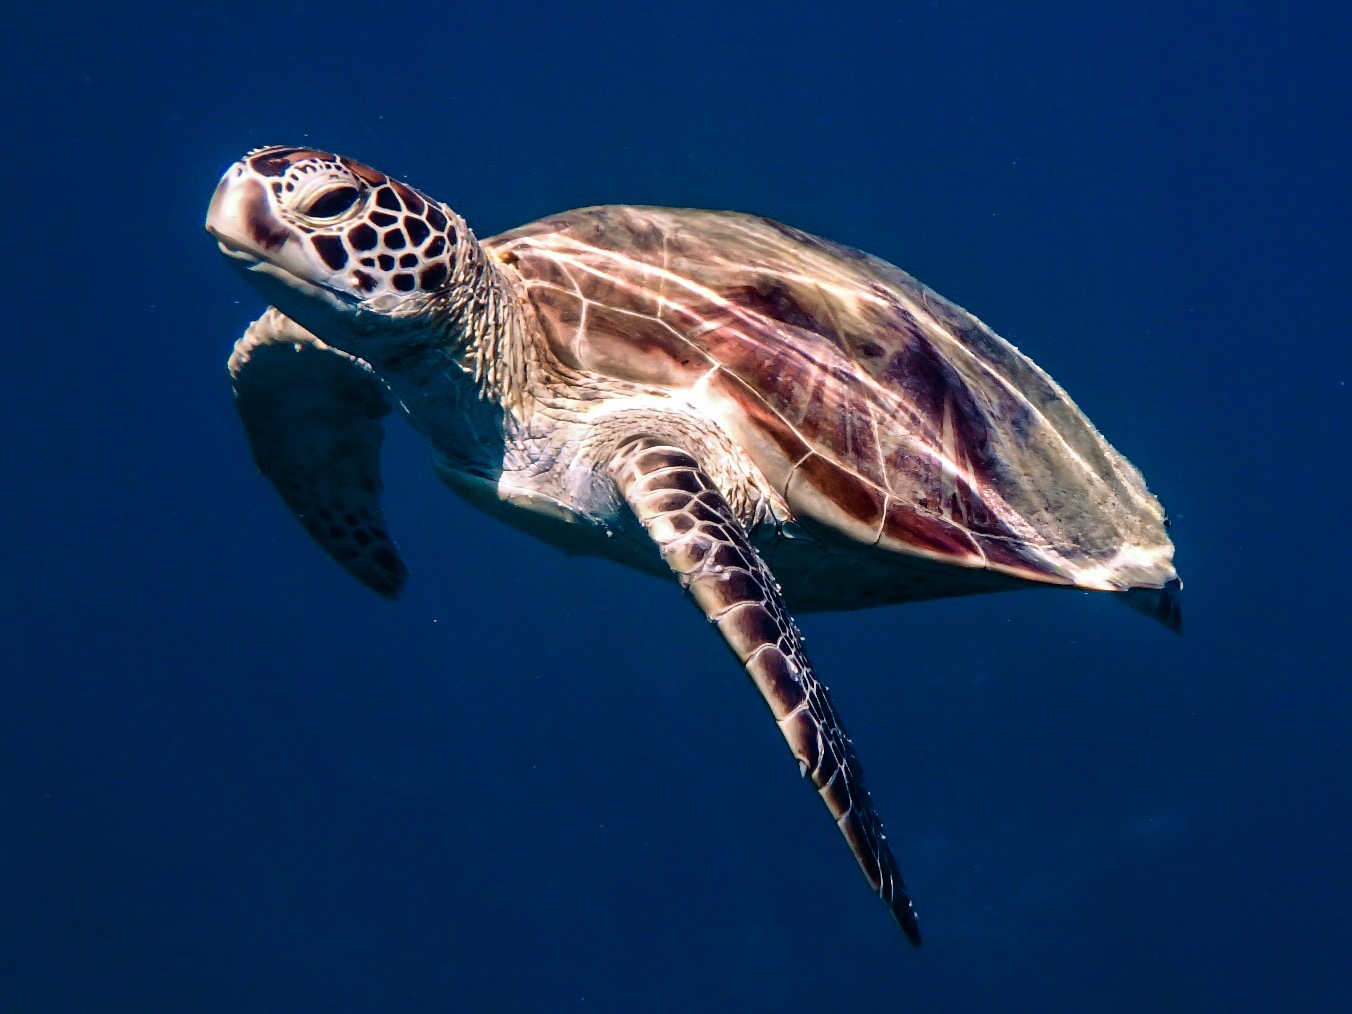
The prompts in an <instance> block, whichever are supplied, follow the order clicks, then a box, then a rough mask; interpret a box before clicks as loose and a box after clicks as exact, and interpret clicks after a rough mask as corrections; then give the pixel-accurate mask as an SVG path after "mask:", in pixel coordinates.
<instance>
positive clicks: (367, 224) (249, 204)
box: [217, 148, 464, 309]
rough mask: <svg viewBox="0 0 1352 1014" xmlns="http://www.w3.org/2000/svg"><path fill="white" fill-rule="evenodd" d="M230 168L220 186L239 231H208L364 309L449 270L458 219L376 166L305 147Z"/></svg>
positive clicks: (389, 302)
mask: <svg viewBox="0 0 1352 1014" xmlns="http://www.w3.org/2000/svg"><path fill="white" fill-rule="evenodd" d="M232 171H233V173H234V174H235V180H234V183H235V185H234V186H232V187H230V188H229V189H225V188H222V190H221V192H220V194H221V195H229V197H230V198H231V199H234V200H237V201H239V202H241V204H242V205H243V206H242V207H241V208H240V212H241V214H240V215H238V216H237V218H236V221H239V222H242V223H243V224H244V226H245V230H243V231H245V232H246V233H247V234H246V235H242V236H241V235H234V236H222V235H217V238H218V239H221V240H223V241H224V242H226V243H227V244H228V245H231V246H235V247H237V248H239V250H240V252H241V253H244V254H248V255H251V256H252V257H254V258H257V257H260V256H261V257H263V258H265V259H267V260H270V261H272V262H274V263H277V264H279V265H281V266H283V267H284V268H286V269H287V270H288V271H289V272H290V273H291V274H292V275H293V276H295V277H298V278H301V279H304V280H306V281H309V282H312V283H314V284H315V285H318V286H321V287H323V288H324V289H327V290H330V291H331V292H334V293H335V294H339V295H342V296H346V297H348V298H350V299H356V300H361V301H364V302H365V303H366V304H367V305H368V306H369V307H371V308H372V309H388V308H390V307H393V306H394V305H397V304H398V303H400V302H401V301H404V300H406V299H407V298H408V297H410V296H412V295H415V294H419V293H422V294H429V293H435V292H437V291H439V290H440V289H441V288H442V287H443V286H444V285H445V284H446V282H447V279H448V278H449V277H450V275H451V271H452V268H453V256H454V250H455V245H456V242H457V240H458V238H459V237H460V236H461V235H463V234H464V223H463V222H462V221H461V220H460V219H459V218H458V217H457V216H456V215H455V214H454V212H452V211H451V210H450V209H449V208H446V207H445V206H443V205H440V204H438V203H437V202H436V201H434V200H432V199H431V198H429V197H427V196H426V195H425V194H422V193H419V192H418V191H417V190H414V189H413V188H412V187H410V186H408V185H406V184H404V183H400V182H399V181H398V180H393V179H390V178H389V177H388V176H386V175H385V174H384V173H380V172H377V171H376V170H374V169H372V168H370V167H369V166H366V165H362V164H361V163H360V162H356V161H354V160H352V159H348V158H343V157H342V156H340V155H332V154H329V153H328V152H322V151H312V150H309V149H305V148H261V149H259V150H257V151H254V152H251V153H249V154H248V155H246V156H245V157H244V159H243V160H241V161H240V162H239V163H237V164H236V165H235V167H234V169H233V170H232ZM218 199H219V198H218Z"/></svg>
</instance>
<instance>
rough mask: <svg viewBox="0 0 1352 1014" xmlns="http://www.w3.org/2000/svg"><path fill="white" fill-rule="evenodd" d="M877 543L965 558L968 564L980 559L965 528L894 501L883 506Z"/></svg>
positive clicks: (889, 546)
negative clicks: (883, 519) (881, 530)
mask: <svg viewBox="0 0 1352 1014" xmlns="http://www.w3.org/2000/svg"><path fill="white" fill-rule="evenodd" d="M880 543H881V544H882V545H883V546H884V547H888V548H896V549H918V550H920V551H921V552H922V553H926V554H931V555H938V556H951V557H954V558H956V559H964V558H966V559H968V560H969V561H970V562H972V563H979V562H980V560H981V551H980V550H979V549H978V548H977V545H976V543H975V542H974V541H973V540H972V537H971V535H969V534H968V533H967V531H966V530H965V529H963V528H961V527H959V526H958V525H955V524H953V523H952V522H949V521H945V520H944V519H943V518H938V517H935V516H934V515H932V514H926V513H924V512H922V511H917V510H916V509H915V508H914V507H913V506H912V505H911V504H908V503H900V502H897V501H893V502H891V503H889V504H888V505H887V518H886V520H885V521H884V522H883V532H882V539H881V540H880Z"/></svg>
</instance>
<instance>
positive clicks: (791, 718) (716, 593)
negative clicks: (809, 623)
mask: <svg viewBox="0 0 1352 1014" xmlns="http://www.w3.org/2000/svg"><path fill="white" fill-rule="evenodd" d="M610 474H611V477H612V478H613V479H614V481H615V483H616V485H617V486H618V488H619V490H620V492H621V493H622V494H623V496H624V498H625V500H626V501H627V502H628V504H629V506H630V508H631V509H632V510H633V512H634V514H635V516H636V517H637V518H638V520H639V521H640V522H641V523H642V525H643V527H644V529H645V530H646V531H647V533H648V535H649V537H650V538H651V539H652V540H653V541H654V542H655V543H656V544H657V546H658V548H659V550H660V551H661V553H662V557H663V559H664V560H666V562H667V564H668V565H669V566H670V567H671V569H672V571H673V572H674V573H675V574H676V576H677V578H678V579H679V580H680V583H681V587H683V588H684V589H685V590H686V591H687V592H688V593H689V595H690V597H691V598H692V599H694V600H695V602H696V604H697V605H698V606H699V607H700V608H701V609H702V610H703V611H704V615H705V616H706V617H708V619H709V620H710V622H712V623H714V624H716V625H717V626H718V630H719V633H721V634H722V635H723V638H724V640H726V641H727V643H728V646H729V647H730V648H731V649H732V651H733V653H734V654H735V655H736V656H737V658H738V660H739V661H740V662H741V663H742V664H743V665H744V666H745V667H746V671H747V673H748V675H750V677H751V680H752V682H754V683H755V684H756V688H757V689H758V690H760V692H761V694H762V696H764V698H765V702H766V703H767V704H768V705H769V706H770V711H771V712H772V713H773V714H774V716H775V721H776V722H777V723H778V724H779V729H780V731H781V732H782V733H783V734H784V738H785V739H787V740H788V742H789V746H790V748H791V749H792V750H793V754H794V756H795V757H796V758H797V759H798V766H799V769H800V771H801V772H802V774H803V775H804V777H809V778H811V779H812V784H813V785H814V786H816V788H817V791H818V793H819V794H820V795H821V797H822V800H823V801H824V802H825V803H826V806H827V808H828V809H829V810H830V811H831V816H832V817H833V818H835V821H836V825H837V826H838V827H839V828H840V831H841V833H842V834H844V835H845V840H846V841H848V842H849V844H850V848H851V850H853V852H854V855H855V858H856V859H857V860H858V861H859V865H860V867H861V868H862V869H863V871H864V875H865V876H866V877H867V878H868V880H869V883H870V884H872V885H873V889H874V890H875V891H876V892H877V893H878V896H879V897H880V898H881V899H882V900H883V902H884V903H885V904H886V905H887V907H888V908H889V909H890V910H891V912H892V915H893V916H894V917H895V918H896V920H897V923H898V924H899V925H900V926H901V928H902V930H903V931H904V932H905V933H906V936H907V937H908V938H909V939H910V940H911V942H912V943H914V944H916V945H919V943H920V926H919V923H918V922H917V920H916V916H915V910H914V909H913V907H912V906H911V900H910V898H909V897H908V896H907V894H906V887H905V885H904V884H903V883H902V879H901V873H900V871H899V870H898V869H897V862H896V859H895V858H894V857H893V855H892V850H891V848H890V847H889V846H888V844H887V839H886V836H885V835H884V834H883V830H882V824H881V823H880V821H879V820H878V815H877V813H875V812H874V809H873V802H872V800H871V799H870V798H869V794H868V791H867V790H866V789H865V788H864V780H863V771H862V769H861V768H860V765H859V760H858V758H857V757H856V756H855V753H854V747H853V746H852V745H851V743H850V739H849V737H848V736H846V734H845V730H844V729H843V728H842V727H841V724H840V720H839V719H838V718H837V717H836V712H835V708H834V707H833V706H832V704H831V699H830V697H828V696H827V693H826V687H825V686H824V685H823V684H822V683H821V682H820V681H819V680H818V679H817V676H816V674H815V673H814V672H813V670H812V666H811V664H810V663H809V662H808V659H807V654H806V652H805V650H804V648H803V642H802V637H801V635H800V634H799V633H798V629H797V627H796V626H795V625H794V623H793V619H792V618H791V617H790V616H789V613H788V611H787V610H786V609H785V607H784V601H783V597H782V596H781V594H780V590H779V585H778V584H777V583H776V582H775V579H774V577H773V575H771V573H770V570H769V568H768V567H766V565H765V563H764V562H763V561H762V560H761V558H760V556H759V554H758V553H757V552H756V550H755V548H754V547H753V546H752V544H751V541H750V539H749V538H748V537H747V533H746V529H745V528H744V527H743V525H742V523H741V521H740V520H738V518H737V515H736V513H735V512H734V511H733V509H732V507H731V506H729V504H728V502H727V500H726V499H725V498H724V497H723V494H722V493H720V492H719V490H718V488H717V486H715V485H714V483H713V481H712V480H711V479H710V478H709V476H708V475H707V474H706V473H705V471H704V469H703V468H701V467H700V464H699V462H698V461H696V460H695V458H694V457H692V456H691V455H690V454H689V453H687V452H686V451H685V450H683V449H682V448H680V447H676V446H672V445H671V444H669V443H666V442H664V441H662V440H660V439H657V438H654V437H638V438H635V439H631V440H629V441H627V442H625V443H624V444H623V445H621V447H620V449H619V451H618V452H617V453H616V455H615V457H614V459H613V460H612V462H611V465H610Z"/></svg>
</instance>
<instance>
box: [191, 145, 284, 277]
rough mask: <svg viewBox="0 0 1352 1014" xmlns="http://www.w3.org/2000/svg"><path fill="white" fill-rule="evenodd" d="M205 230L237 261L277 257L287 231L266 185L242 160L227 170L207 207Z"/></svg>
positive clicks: (281, 253) (282, 246)
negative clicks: (274, 212)
mask: <svg viewBox="0 0 1352 1014" xmlns="http://www.w3.org/2000/svg"><path fill="white" fill-rule="evenodd" d="M206 227H207V232H209V233H210V234H211V235H212V237H213V238H214V239H215V240H216V242H217V244H218V245H219V246H220V248H221V253H223V254H225V255H226V256H227V257H231V258H234V259H236V260H246V261H253V262H257V261H264V260H274V261H275V260H279V259H280V258H279V255H283V254H284V252H285V250H286V247H287V241H288V240H289V239H290V238H291V234H290V230H289V229H287V227H286V226H285V225H284V224H283V223H282V222H281V221H279V220H278V218H277V216H276V215H274V214H273V211H272V208H271V202H270V201H269V199H268V192H267V188H266V187H265V186H264V185H263V184H262V182H260V181H259V180H258V179H256V178H254V175H253V174H252V173H251V172H249V170H248V169H247V168H246V167H245V165H244V163H243V162H236V163H235V164H234V165H232V166H231V167H230V168H229V169H227V170H226V172H225V175H224V176H222V177H221V182H220V183H219V184H217V186H216V193H214V194H213V195H212V197H211V205H210V206H209V207H208V208H207V221H206Z"/></svg>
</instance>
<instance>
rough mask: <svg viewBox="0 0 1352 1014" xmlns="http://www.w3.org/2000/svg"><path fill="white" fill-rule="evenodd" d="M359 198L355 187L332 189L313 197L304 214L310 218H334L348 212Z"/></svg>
mask: <svg viewBox="0 0 1352 1014" xmlns="http://www.w3.org/2000/svg"><path fill="white" fill-rule="evenodd" d="M360 196H361V194H359V193H358V192H357V188H356V187H347V186H343V187H334V188H332V189H331V190H325V191H322V192H321V193H320V194H319V195H318V196H317V197H315V199H314V200H312V201H311V202H310V206H309V207H308V208H306V209H305V211H304V214H306V215H307V216H309V217H310V218H336V217H337V216H339V215H341V214H342V213H343V212H345V211H348V210H350V209H351V207H352V205H354V204H356V203H357V198H358V197H360Z"/></svg>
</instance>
